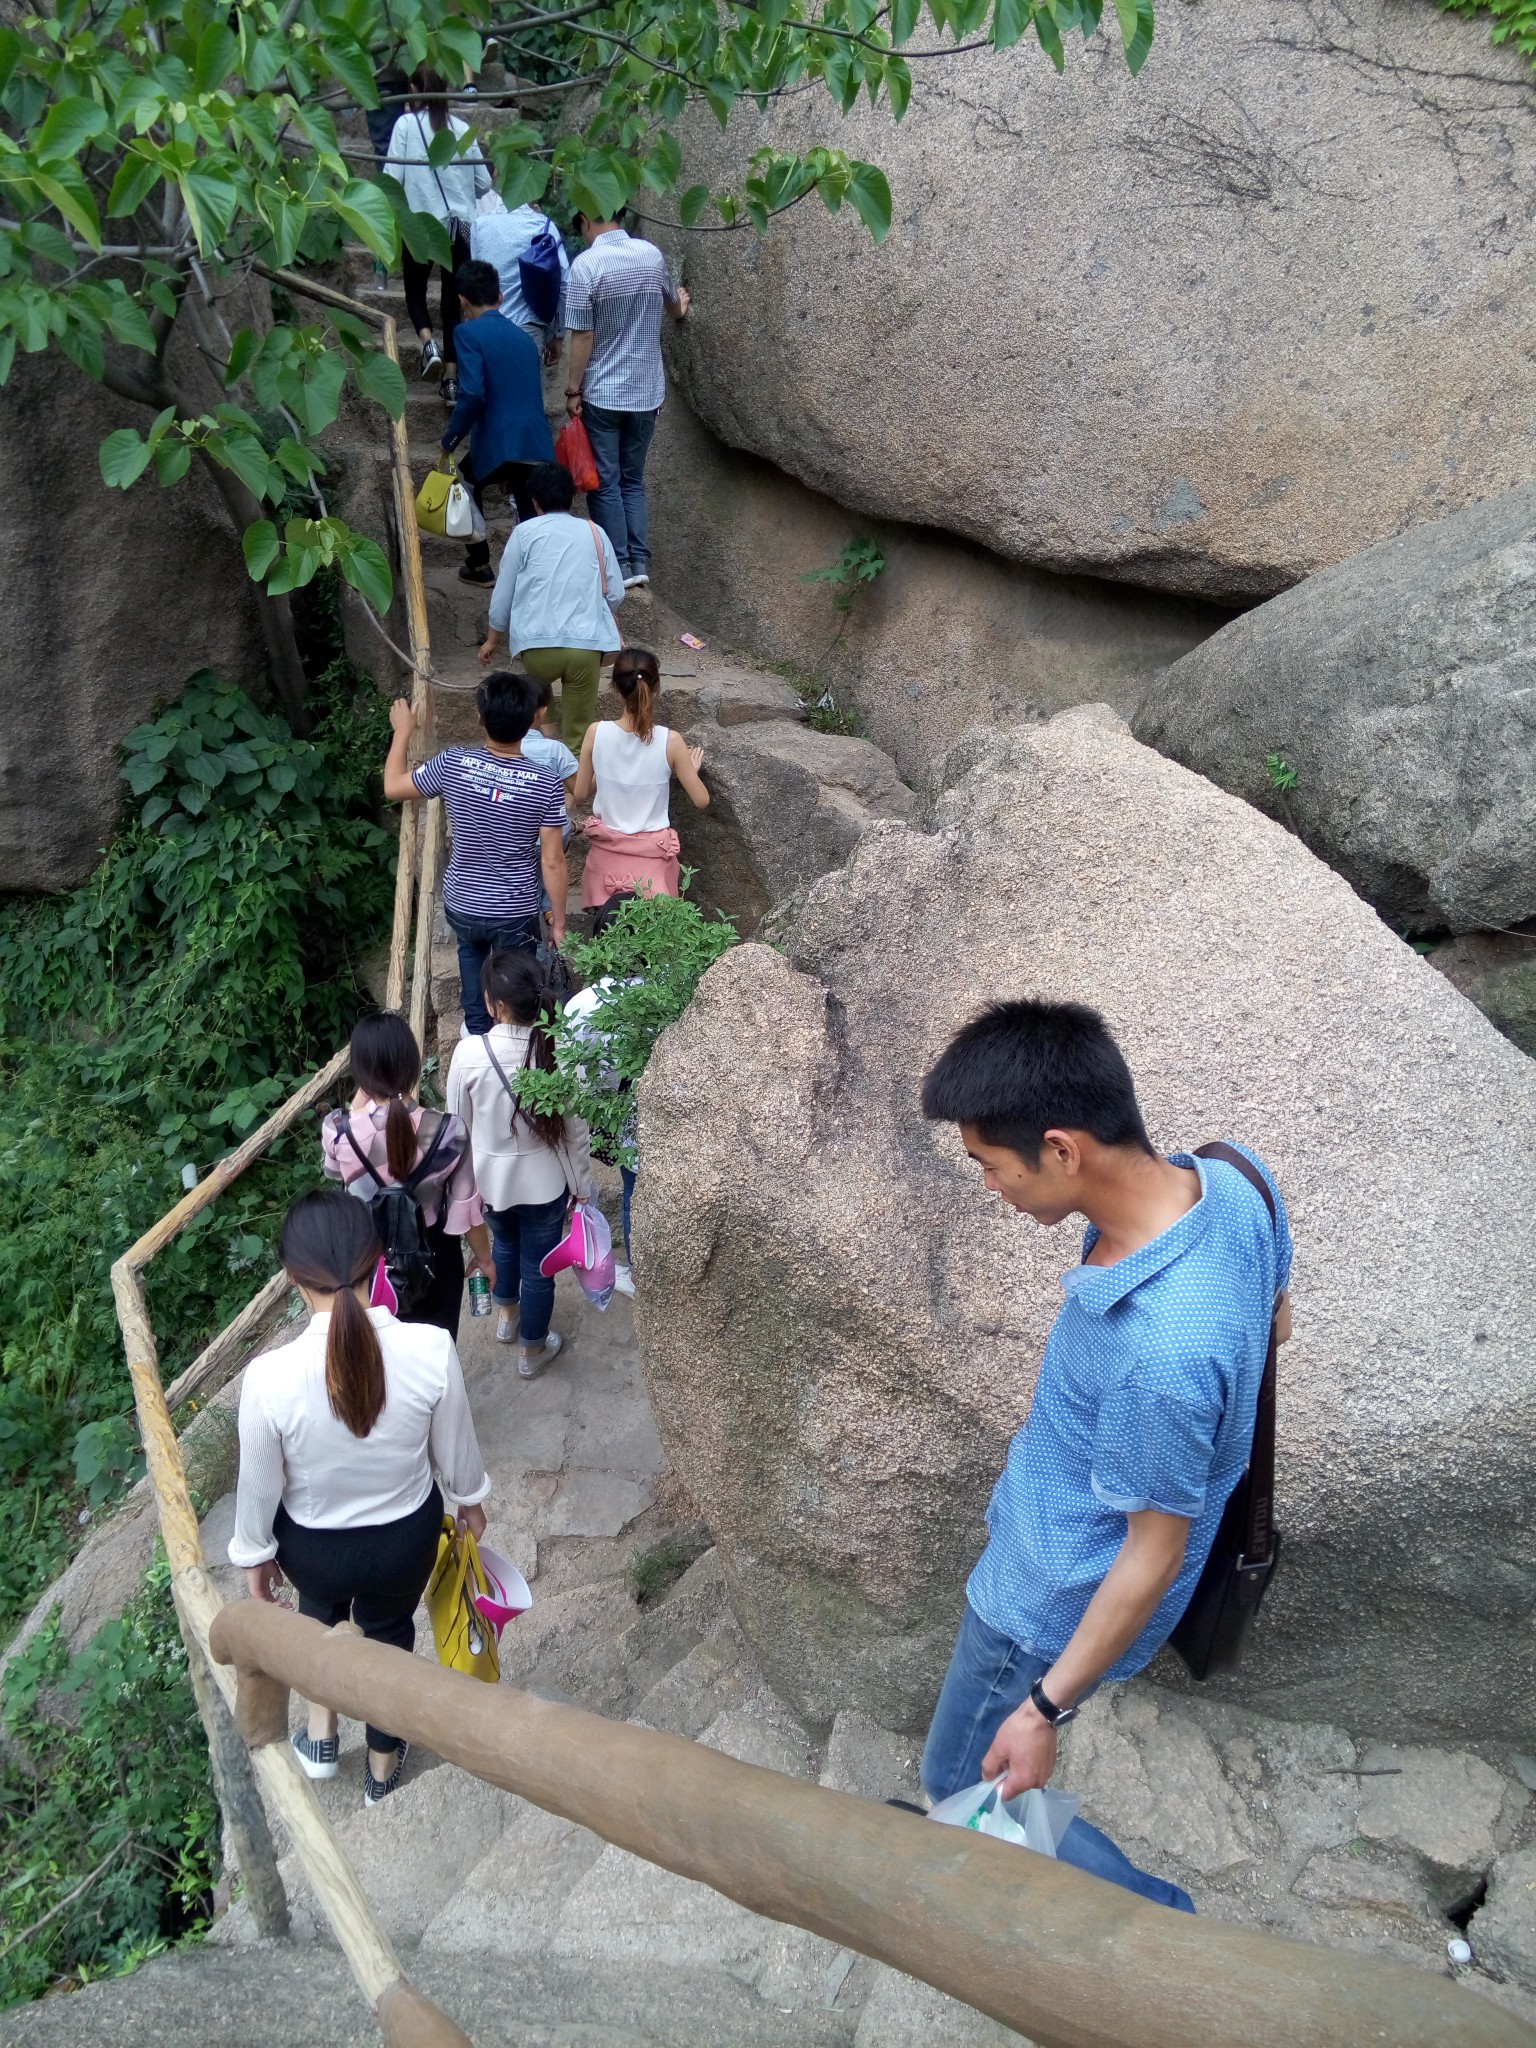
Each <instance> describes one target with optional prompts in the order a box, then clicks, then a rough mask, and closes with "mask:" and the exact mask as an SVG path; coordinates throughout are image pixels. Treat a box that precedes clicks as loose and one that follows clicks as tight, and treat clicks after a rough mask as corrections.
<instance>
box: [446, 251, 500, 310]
mask: <svg viewBox="0 0 1536 2048" xmlns="http://www.w3.org/2000/svg"><path fill="white" fill-rule="evenodd" d="M453 288H454V290H455V291H456V292H457V293H458V295H459V297H460V298H461V299H467V300H468V301H469V303H470V305H472V306H499V305H500V304H501V279H500V277H499V276H498V275H497V273H496V266H495V264H494V263H482V262H481V261H480V260H479V258H478V257H475V256H472V257H471V258H470V260H469V261H468V262H467V263H461V264H460V265H459V267H458V269H457V270H456V271H455V272H454V273H453Z"/></svg>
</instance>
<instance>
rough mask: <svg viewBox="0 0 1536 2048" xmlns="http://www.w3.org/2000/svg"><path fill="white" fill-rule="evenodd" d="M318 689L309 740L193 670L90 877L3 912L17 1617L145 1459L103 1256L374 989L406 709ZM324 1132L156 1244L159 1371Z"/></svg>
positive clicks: (1, 1025) (244, 1294)
mask: <svg viewBox="0 0 1536 2048" xmlns="http://www.w3.org/2000/svg"><path fill="white" fill-rule="evenodd" d="M319 706H320V717H319V720H318V723H317V727H316V731H315V734H314V737H313V738H312V739H309V740H297V739H295V738H294V737H293V736H292V734H291V733H290V732H289V730H288V728H287V726H286V725H284V723H283V722H282V720H281V719H278V718H274V717H272V716H270V715H269V714H267V713H265V712H262V711H261V710H259V709H258V708H257V707H256V706H255V705H254V704H252V703H251V702H250V700H249V699H248V698H246V697H245V696H244V695H243V694H242V693H241V692H240V691H238V690H235V689H232V688H230V686H229V685H227V684H224V683H221V682H219V681H218V680H217V679H216V678H214V677H212V676H209V675H206V674H205V675H201V676H198V677H195V678H194V679H193V681H192V683H191V684H190V685H188V687H187V689H186V690H185V692H184V694H183V695H182V697H181V699H180V700H179V702H177V703H176V704H174V705H172V706H171V707H170V709H169V710H167V711H166V712H164V713H163V714H162V715H161V716H160V717H159V718H157V719H154V720H151V721H150V722H149V723H147V724H145V725H142V726H139V727H138V728H136V730H135V731H134V732H132V733H131V734H130V735H129V737H128V740H127V742H126V744H125V748H124V770H123V772H124V776H125V779H126V780H127V782H128V784H129V787H130V788H131V789H132V790H133V792H134V794H135V796H136V797H137V798H138V799H139V805H138V815H137V817H136V818H134V819H133V821H132V822H131V823H130V824H129V825H128V826H127V827H126V829H125V830H124V831H123V832H122V834H121V835H120V836H119V837H118V839H117V840H116V841H115V843H114V844H113V845H112V846H111V847H110V848H109V849H108V850H107V854H106V857H105V859H104V860H103V861H102V863H101V865H100V867H99V868H98V869H97V870H96V872H95V874H93V875H92V876H91V878H90V880H89V881H88V882H86V883H85V884H84V886H83V887H81V888H80V889H78V890H76V891H75V892H74V893H73V894H72V895H69V896H65V897H61V898H55V899H52V900H49V901H44V902H32V903H23V902H15V903H12V904H11V905H9V906H7V907H6V908H4V909H3V910H0V1300H4V1302H5V1303H6V1317H5V1325H4V1329H3V1331H0V1546H3V1550H4V1554H5V1556H6V1559H7V1571H6V1573H5V1575H4V1577H3V1579H0V1629H3V1628H4V1627H5V1626H7V1625H8V1624H9V1623H10V1622H11V1621H12V1620H14V1618H15V1617H16V1616H17V1615H19V1614H20V1613H22V1612H24V1611H25V1610H26V1608H27V1607H28V1606H29V1605H30V1603H31V1601H32V1600H33V1599H34V1598H35V1597H36V1596H37V1594H38V1593H39V1592H40V1591H41V1589H42V1587H43V1586H44V1585H45V1584H46V1583H47V1580H48V1578H49V1576H50V1575H51V1573H52V1571H53V1570H54V1569H55V1568H56V1567H57V1565H58V1564H59V1563H60V1562H61V1561H62V1559H63V1558H64V1557H65V1556H66V1555H67V1554H68V1550H69V1548H70V1545H71V1543H72V1542H73V1541H74V1540H75V1539H76V1538H78V1535H79V1533H80V1521H79V1517H80V1515H81V1514H82V1513H86V1512H88V1511H90V1510H93V1509H95V1508H96V1507H98V1506H99V1505H100V1504H101V1503H102V1502H103V1501H105V1500H107V1499H108V1498H110V1497H111V1495H112V1494H114V1493H115V1492H116V1491H117V1490H118V1489H119V1487H120V1486H121V1485H122V1484H123V1483H124V1482H125V1481H127V1480H129V1479H131V1477H132V1476H133V1473H134V1470H135V1464H136V1452H135V1448H134V1443H133V1437H132V1433H131V1429H130V1426H129V1424H128V1422H127V1420H126V1417H127V1412H128V1409H129V1405H130V1404H129V1395H128V1386H127V1380H126V1375H125V1371H124V1367H123V1362H122V1348H121V1344H120V1341H119V1338H118V1333H117V1325H116V1321H115V1318H114V1315H113V1312H112V1295H111V1287H110V1283H109V1279H108V1268H109V1266H110V1264H111V1261H112V1260H113V1259H114V1258H115V1257H116V1256H117V1254H118V1253H119V1252H120V1251H121V1250H122V1249H123V1247H124V1246H125V1245H126V1244H128V1243H130V1242H131V1241H132V1239H133V1238H135V1237H137V1236H138V1235H139V1234H140V1233H141V1232H142V1231H144V1230H145V1229H147V1228H148V1227H149V1225H150V1224H151V1223H152V1222H154V1220H155V1219H156V1217H158V1216H160V1215H162V1214H163V1213H164V1212H165V1210H167V1209H168V1208H170V1207H171V1205H172V1204H173V1203H174V1202H175V1201H176V1200H177V1199H178V1197H179V1195H180V1193H181V1167H182V1164H183V1163H184V1162H187V1161H190V1162H192V1163H193V1164H194V1165H196V1166H198V1167H199V1168H206V1166H207V1165H208V1164H209V1163H211V1162H212V1161H213V1160H214V1159H215V1158H216V1157H217V1156H218V1155H219V1154H220V1153H222V1152H224V1151H225V1150H227V1149H228V1147H229V1146H230V1145H231V1144H233V1143H235V1142H237V1141H238V1140H239V1138H240V1137H241V1136H243V1135H244V1134H245V1133H246V1132H247V1131H248V1130H249V1129H250V1128H251V1127H252V1125H253V1124H255V1123H256V1122H257V1121H258V1119H259V1118H260V1117H261V1116H263V1115H265V1114H267V1113H268V1112H269V1111H270V1110H271V1109H273V1108H274V1107H275V1106H276V1105H277V1103H278V1102H280V1101H281V1100H282V1099H283V1097H284V1096H285V1095H287V1094H288V1093H289V1091H290V1089H291V1088H292V1086H293V1085H294V1082H295V1081H296V1080H297V1079H298V1078H299V1076H300V1075H302V1074H303V1073H304V1072H305V1071H307V1070H308V1069H309V1068H310V1067H311V1066H312V1065H313V1064H316V1063H318V1062H319V1061H320V1060H323V1059H325V1058H327V1057H329V1055H330V1054H331V1053H332V1052H333V1051H334V1050H335V1048H336V1046H337V1045H338V1044H340V1043H341V1042H342V1040H343V1039H344V1038H345V1037H346V1035H347V1032H348V1031H349V1030H350V1028H351V1025H352V1023H353V1021H354V1019H355V1017H356V1014H357V1011H358V1008H359V1007H360V999H359V996H358V993H357V989H356V983H355V980H354V977H353V974H352V972H351V967H350V961H349V948H350V946H351V945H352V944H353V943H360V944H363V945H366V944H368V943H370V942H371V941H372V940H373V939H374V938H375V937H376V936H378V935H380V934H382V932H383V931H384V930H385V929H386V928H387V923H388V918H389V913H390V906H391V900H392V896H393V882H392V876H391V871H390V860H389V841H388V838H387V835H386V834H385V833H384V832H383V831H382V830H381V828H380V827H379V825H378V824H377V822H376V821H375V817H374V811H373V794H372V788H371V776H372V775H373V773H374V772H375V771H376V769H377V765H378V763H379V761H380V760H382V758H383V752H384V747H385V744H386V733H387V712H386V707H385V705H384V702H383V700H382V698H380V697H379V696H378V695H377V693H376V692H373V691H372V690H368V691H367V692H366V693H365V694H363V695H358V694H357V692H356V690H355V687H354V685H353V684H352V682H351V680H350V679H349V678H348V677H347V676H346V675H345V673H343V672H340V671H337V672H336V673H334V674H333V675H332V677H331V680H330V682H329V683H324V682H322V684H321V686H320V695H319ZM314 1157H315V1140H314V1134H313V1132H312V1131H296V1132H295V1133H294V1134H293V1135H292V1136H291V1137H290V1138H289V1139H288V1140H286V1141H285V1142H284V1143H283V1144H282V1145H281V1146H280V1147H276V1148H274V1150H273V1152H272V1153H271V1154H270V1155H268V1157H267V1159H266V1160H264V1161H263V1162H262V1164H261V1165H260V1166H258V1167H256V1168H254V1169H253V1170H252V1171H251V1172H250V1173H249V1174H247V1175H245V1176H244V1177H243V1178H242V1179H241V1180H240V1181H239V1182H238V1183H237V1184H236V1185H235V1186H234V1187H233V1188H232V1189H231V1190H230V1191H229V1192H228V1193H227V1194H226V1195H224V1196H223V1197H222V1198H221V1200H220V1201H219V1202H218V1203H217V1204H216V1205H215V1206H214V1207H213V1208H211V1209H210V1210H209V1211H207V1212H206V1214H205V1215H204V1216H203V1217H202V1218H200V1219H199V1220H198V1222H197V1223H196V1224H194V1225H193V1226H192V1227H191V1228H190V1229H189V1230H187V1231H186V1232H184V1233H183V1235H182V1236H181V1237H180V1238H178V1239H177V1241H176V1243H175V1244H174V1245H173V1246H171V1248H170V1249H169V1250H168V1251H167V1252H165V1253H164V1254H162V1256H161V1257H160V1258H159V1259H157V1260H156V1261H155V1263H154V1265H153V1266H152V1267H151V1268H150V1271H149V1275H148V1289H149V1302H150V1312H151V1316H152V1318H153V1321H154V1323H155V1327H156V1329H157V1330H158V1331H159V1333H160V1335H161V1341H162V1349H163V1357H162V1366H163V1368H164V1370H165V1372H166V1374H167V1377H169V1376H170V1375H171V1374H172V1373H174V1372H176V1371H177V1370H179V1368H180V1366H181V1365H183V1364H185V1363H187V1362H188V1360H189V1359H190V1358H191V1357H192V1356H193V1355H194V1354H195V1353H196V1351H197V1350H198V1348H200V1346H201V1345H202V1344H203V1343H205V1342H206V1341H207V1340H208V1339H209V1338H210V1337H211V1336H213V1335H214V1334H215V1333H216V1332H217V1331H218V1330H219V1329H221V1328H222V1327H223V1326H224V1324H225V1323H227V1322H228V1321H229V1319H230V1318H231V1317H232V1316H233V1315H234V1314H235V1313H236V1312H237V1311H238V1310H239V1309H240V1308H242V1307H243V1306H244V1304H245V1303H246V1301H248V1300H249V1298H250V1296H251V1294H252V1293H253V1292H254V1291H255V1289H256V1287H258V1286H259V1285H261V1283H262V1282H263V1281H264V1280H265V1279H266V1277H267V1275H268V1274H269V1273H270V1272H271V1270H272V1257H271V1251H270V1247H271V1245H272V1242H273V1239H274V1236H275V1232H276V1227H277V1224H278V1221H279V1219H280V1217H281V1214H282V1211H283V1209H284V1208H285V1207H286V1205H287V1203H288V1201H289V1200H291V1199H292V1197H293V1195H295V1194H297V1193H298V1192H300V1191H301V1190H302V1189H303V1188H304V1187H306V1186H308V1185H311V1184H312V1183H313V1179H314Z"/></svg>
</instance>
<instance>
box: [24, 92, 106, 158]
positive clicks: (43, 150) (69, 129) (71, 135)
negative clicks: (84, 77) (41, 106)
mask: <svg viewBox="0 0 1536 2048" xmlns="http://www.w3.org/2000/svg"><path fill="white" fill-rule="evenodd" d="M110 126H111V123H110V122H109V121H108V119H107V114H106V109H105V108H104V107H100V106H98V105H97V104H96V102H95V100H88V99H82V98H77V97H71V98H69V99H62V100H56V101H55V102H54V104H53V105H52V106H51V107H50V108H49V109H48V116H47V119H46V120H45V121H44V122H43V125H42V127H41V129H40V130H39V131H38V136H37V140H36V142H35V143H34V144H33V152H34V154H35V155H36V157H37V160H38V162H39V163H40V164H62V163H68V162H69V161H70V160H71V159H72V158H74V157H76V156H78V155H79V153H80V151H81V150H82V149H83V148H84V147H85V145H86V144H87V143H88V142H93V141H94V140H95V138H96V137H97V136H98V135H104V134H105V133H106V131H107V129H108V128H109V127H110Z"/></svg>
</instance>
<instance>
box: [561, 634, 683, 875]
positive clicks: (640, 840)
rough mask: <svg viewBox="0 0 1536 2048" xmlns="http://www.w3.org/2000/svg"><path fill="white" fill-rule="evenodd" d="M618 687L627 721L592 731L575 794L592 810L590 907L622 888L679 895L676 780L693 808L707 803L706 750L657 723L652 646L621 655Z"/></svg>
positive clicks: (657, 673)
mask: <svg viewBox="0 0 1536 2048" xmlns="http://www.w3.org/2000/svg"><path fill="white" fill-rule="evenodd" d="M613 687H614V688H615V689H616V690H617V691H618V693H619V696H620V698H621V700H622V701H623V705H624V713H623V716H622V717H621V718H618V719H609V718H605V719H603V720H601V721H600V722H599V723H598V724H596V725H589V726H588V727H587V732H586V737H585V738H584V739H583V741H582V743H581V766H580V768H579V769H578V770H577V772H576V787H575V789H574V791H573V792H572V794H573V795H574V797H575V799H576V801H577V803H579V804H584V803H590V804H591V805H592V815H591V817H590V818H589V819H588V820H587V822H586V824H585V826H584V827H583V828H582V829H583V830H584V831H585V833H586V835H587V848H588V851H587V864H586V866H585V868H583V870H582V876H581V900H582V903H583V904H584V905H585V907H586V908H587V909H588V910H595V909H596V908H597V906H598V905H599V904H601V903H606V902H607V901H608V899H609V897H610V896H612V895H614V894H615V892H616V891H619V890H623V889H640V890H643V891H649V892H651V893H653V894H655V895H657V896H676V895H677V894H678V893H679V868H678V841H677V834H676V833H675V832H674V831H673V830H672V827H671V824H670V822H669V819H668V811H669V807H670V801H671V795H672V778H673V776H674V775H675V776H676V777H677V779H678V782H679V783H680V784H681V785H682V788H683V790H684V792H685V793H686V795H687V797H688V800H689V802H690V803H691V804H692V805H693V807H694V809H695V810H699V811H702V810H704V809H706V808H707V807H708V804H709V791H708V790H707V789H706V788H705V787H704V784H703V782H702V780H701V779H700V776H699V770H700V769H701V768H702V767H703V765H704V749H703V748H702V747H690V746H689V745H688V743H687V742H686V740H684V738H683V736H682V734H681V733H680V732H674V731H672V729H671V728H670V727H669V726H665V725H658V724H657V723H656V700H657V699H658V698H659V697H660V695H661V664H660V662H658V661H657V659H656V657H655V655H654V654H652V652H651V650H650V649H649V648H648V647H623V648H621V649H620V650H619V652H618V654H617V656H616V657H615V659H614V664H613Z"/></svg>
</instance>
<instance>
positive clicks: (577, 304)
mask: <svg viewBox="0 0 1536 2048" xmlns="http://www.w3.org/2000/svg"><path fill="white" fill-rule="evenodd" d="M576 226H577V228H578V230H579V231H580V233H581V237H582V239H583V241H584V242H585V243H586V245H587V246H586V248H585V249H584V250H583V251H582V252H581V254H580V255H579V256H578V257H577V258H576V261H575V262H574V263H573V264H572V265H571V275H570V282H569V284H568V286H567V289H566V304H565V320H566V326H567V327H568V329H569V330H570V336H571V381H570V384H569V385H568V386H567V388H566V393H565V409H566V411H567V412H568V413H571V414H572V415H575V414H577V413H579V414H580V415H581V417H582V419H583V421H584V422H585V424H586V429H587V435H588V438H589V439H590V440H591V443H592V454H593V457H594V459H595V460H596V463H597V476H598V486H597V489H596V491H594V492H593V493H592V496H591V499H590V500H589V503H590V505H591V510H592V516H593V518H594V519H596V521H597V523H598V525H599V526H600V527H602V529H603V531H604V532H605V533H606V534H607V536H608V538H609V539H610V540H611V541H612V542H613V551H614V553H615V554H616V555H617V556H618V558H619V568H620V570H621V571H622V572H623V576H624V582H625V585H626V587H628V588H633V587H634V586H635V585H636V584H645V583H649V582H650V580H651V548H650V524H649V517H648V513H647V508H646V501H645V458H646V453H647V451H648V449H649V448H650V445H651V436H652V434H654V433H655V431H656V415H657V413H658V412H659V411H660V410H661V404H662V400H663V399H664V398H665V397H666V395H667V394H666V379H665V377H664V375H663V372H662V366H661V315H662V308H663V307H665V308H666V310H667V311H668V312H669V313H670V314H671V315H672V317H673V319H674V320H681V319H682V318H683V317H684V316H685V314H686V313H687V311H688V294H687V292H686V290H685V289H684V288H683V287H682V286H681V285H674V284H673V282H672V277H671V273H670V272H669V271H668V269H667V262H666V258H665V257H664V256H663V255H662V253H661V251H660V250H659V249H658V248H657V247H656V246H655V244H654V243H651V242H640V241H636V240H634V239H633V238H632V237H631V236H630V235H629V234H627V233H626V232H625V230H624V226H623V223H622V222H621V221H616V220H599V221H592V220H588V219H587V218H586V216H585V215H584V214H580V213H578V214H577V216H576Z"/></svg>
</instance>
